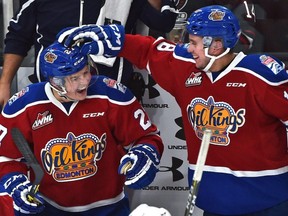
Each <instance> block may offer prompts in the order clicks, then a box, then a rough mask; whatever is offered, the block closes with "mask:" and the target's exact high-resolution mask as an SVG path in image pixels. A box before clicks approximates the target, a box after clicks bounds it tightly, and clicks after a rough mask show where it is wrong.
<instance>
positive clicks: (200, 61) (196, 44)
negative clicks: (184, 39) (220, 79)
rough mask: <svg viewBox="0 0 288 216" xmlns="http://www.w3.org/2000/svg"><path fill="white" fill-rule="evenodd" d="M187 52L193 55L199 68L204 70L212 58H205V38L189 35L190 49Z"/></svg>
mask: <svg viewBox="0 0 288 216" xmlns="http://www.w3.org/2000/svg"><path fill="white" fill-rule="evenodd" d="M187 50H188V52H189V53H191V54H192V55H193V58H194V60H195V62H196V67H197V68H199V69H203V68H205V67H206V65H207V64H208V63H209V60H210V58H208V57H207V56H205V53H204V46H203V37H201V36H198V35H189V47H188V49H187Z"/></svg>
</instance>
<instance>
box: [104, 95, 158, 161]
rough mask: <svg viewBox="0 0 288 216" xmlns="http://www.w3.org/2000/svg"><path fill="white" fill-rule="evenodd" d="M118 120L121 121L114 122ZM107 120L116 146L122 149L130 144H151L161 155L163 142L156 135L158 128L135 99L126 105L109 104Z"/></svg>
mask: <svg viewBox="0 0 288 216" xmlns="http://www.w3.org/2000/svg"><path fill="white" fill-rule="evenodd" d="M119 118H120V119H121V121H115V119H119ZM109 119H110V120H109V122H112V124H113V133H114V134H115V138H116V139H117V141H118V144H120V145H121V146H123V147H125V146H129V145H130V144H133V145H137V144H151V145H153V146H155V147H156V149H157V150H158V152H159V154H160V155H162V153H163V142H162V139H161V138H160V136H159V134H158V132H159V131H158V128H157V127H156V125H154V124H153V123H152V122H151V120H150V119H149V117H148V115H147V113H146V112H145V111H144V109H143V108H142V106H141V105H140V104H139V102H138V101H137V100H136V99H135V101H134V102H133V103H130V104H127V105H118V104H111V109H110V111H109Z"/></svg>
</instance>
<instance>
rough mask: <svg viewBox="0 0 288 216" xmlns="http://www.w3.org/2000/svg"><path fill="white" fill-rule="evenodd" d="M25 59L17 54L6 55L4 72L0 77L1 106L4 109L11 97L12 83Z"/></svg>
mask: <svg viewBox="0 0 288 216" xmlns="http://www.w3.org/2000/svg"><path fill="white" fill-rule="evenodd" d="M23 59H24V57H23V56H20V55H17V54H8V53H7V54H4V63H3V70H2V74H1V77H0V106H2V107H4V105H5V104H6V103H7V101H8V99H9V98H10V96H11V92H10V89H11V83H12V80H13V78H14V77H15V75H16V73H17V70H18V69H19V67H20V65H21V63H22V61H23ZM0 110H1V109H0Z"/></svg>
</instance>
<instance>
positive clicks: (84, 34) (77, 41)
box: [57, 24, 125, 58]
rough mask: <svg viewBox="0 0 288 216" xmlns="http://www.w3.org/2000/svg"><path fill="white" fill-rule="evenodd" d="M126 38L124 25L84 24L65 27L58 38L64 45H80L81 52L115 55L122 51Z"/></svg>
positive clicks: (109, 56) (106, 55)
mask: <svg viewBox="0 0 288 216" xmlns="http://www.w3.org/2000/svg"><path fill="white" fill-rule="evenodd" d="M124 38H125V30H124V27H123V26H122V25H116V24H112V25H103V26H100V25H83V26H80V27H75V28H71V27H70V28H65V29H63V30H62V31H61V32H59V33H58V35H57V40H58V42H60V43H64V46H66V47H71V46H74V45H78V46H80V47H81V53H83V54H85V55H88V54H94V55H103V56H105V57H107V58H111V57H115V56H117V55H118V53H119V52H120V51H121V49H122V46H123V43H124Z"/></svg>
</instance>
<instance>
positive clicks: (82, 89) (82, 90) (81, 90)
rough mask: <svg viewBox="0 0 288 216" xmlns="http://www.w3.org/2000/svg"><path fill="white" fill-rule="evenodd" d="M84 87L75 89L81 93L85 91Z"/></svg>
mask: <svg viewBox="0 0 288 216" xmlns="http://www.w3.org/2000/svg"><path fill="white" fill-rule="evenodd" d="M86 89H87V88H86V87H84V88H81V89H77V93H80V94H82V93H83V92H85V91H86Z"/></svg>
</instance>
